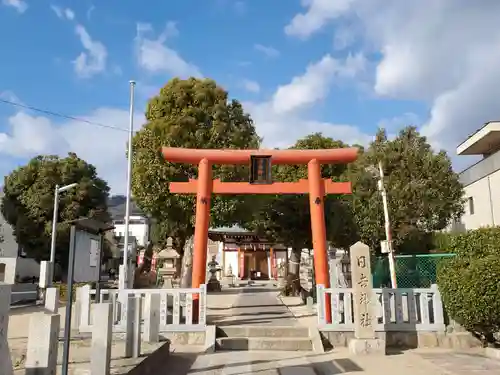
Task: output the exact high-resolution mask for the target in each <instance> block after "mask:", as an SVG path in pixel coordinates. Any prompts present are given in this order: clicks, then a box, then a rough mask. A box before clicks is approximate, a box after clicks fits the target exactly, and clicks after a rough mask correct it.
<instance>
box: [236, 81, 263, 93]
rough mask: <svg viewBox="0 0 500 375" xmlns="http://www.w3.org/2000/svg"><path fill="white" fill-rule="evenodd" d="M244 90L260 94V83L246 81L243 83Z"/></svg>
mask: <svg viewBox="0 0 500 375" xmlns="http://www.w3.org/2000/svg"><path fill="white" fill-rule="evenodd" d="M241 85H242V86H243V88H244V89H245V90H247V91H249V92H253V93H258V92H260V85H259V83H258V82H255V81H252V80H251V79H244V80H242V81H241Z"/></svg>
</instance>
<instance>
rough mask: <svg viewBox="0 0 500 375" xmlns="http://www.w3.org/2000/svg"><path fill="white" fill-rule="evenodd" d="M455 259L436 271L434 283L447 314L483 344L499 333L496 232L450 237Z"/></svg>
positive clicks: (499, 280) (499, 253) (488, 230)
mask: <svg viewBox="0 0 500 375" xmlns="http://www.w3.org/2000/svg"><path fill="white" fill-rule="evenodd" d="M448 246H449V249H450V250H451V251H452V252H453V253H455V254H456V256H455V257H453V258H450V259H448V260H446V261H443V262H442V263H441V264H440V266H439V267H438V273H437V283H438V286H439V289H440V291H441V294H442V296H443V303H444V306H445V309H446V312H447V314H448V315H449V316H450V317H451V318H452V319H453V320H455V321H456V322H457V323H459V324H461V325H462V326H463V327H464V328H466V329H468V330H469V331H471V332H473V333H474V334H476V335H477V336H479V337H480V338H481V339H482V340H483V342H484V343H485V344H490V343H495V342H496V339H495V333H497V332H499V331H500V228H485V229H478V230H474V231H468V232H466V233H464V234H460V235H454V236H451V237H450V239H449V243H448Z"/></svg>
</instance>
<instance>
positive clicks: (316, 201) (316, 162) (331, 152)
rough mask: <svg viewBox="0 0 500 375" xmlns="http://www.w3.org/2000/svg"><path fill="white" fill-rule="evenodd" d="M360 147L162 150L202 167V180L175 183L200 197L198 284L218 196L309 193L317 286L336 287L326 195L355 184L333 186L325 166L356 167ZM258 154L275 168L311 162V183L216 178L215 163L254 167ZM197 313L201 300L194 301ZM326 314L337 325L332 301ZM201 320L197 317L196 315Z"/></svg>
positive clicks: (196, 247) (195, 274) (179, 189)
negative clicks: (212, 206) (332, 279)
mask: <svg viewBox="0 0 500 375" xmlns="http://www.w3.org/2000/svg"><path fill="white" fill-rule="evenodd" d="M357 152H358V150H357V149H356V148H342V149H326V150H214V149H210V150H202V149H182V148H168V147H164V148H163V149H162V153H163V157H164V158H165V160H167V161H170V162H174V163H189V164H198V180H190V181H189V182H172V183H170V192H171V193H177V194H196V196H197V197H196V221H195V233H194V254H193V275H192V284H193V285H192V286H193V288H198V287H199V286H200V285H201V284H204V283H205V276H206V266H207V246H208V228H209V221H210V201H211V196H212V194H307V193H309V203H310V211H311V231H312V243H313V250H314V269H315V275H316V284H321V285H324V286H325V288H329V287H330V280H329V272H328V253H327V250H328V249H327V243H326V227H325V212H324V197H325V194H349V193H351V184H350V183H349V182H333V181H331V180H329V179H323V178H322V177H321V164H340V163H350V162H353V161H355V160H356V158H357ZM252 156H265V157H268V158H270V162H271V164H302V165H304V164H307V169H308V179H307V180H300V181H298V182H286V183H285V182H281V183H280V182H275V183H271V184H266V185H261V184H259V185H252V184H250V183H246V182H221V181H220V180H215V181H214V180H213V179H212V165H214V164H232V165H235V164H239V165H241V164H249V163H250V160H251V157H252ZM193 302H194V304H195V306H193V307H196V308H193V311H195V312H197V311H198V309H197V306H198V300H197V299H196V297H195V299H194V301H193ZM325 307H326V311H325V315H326V319H327V322H328V323H330V322H331V304H330V298H328V297H327V298H326V300H325ZM193 318H196V319H197V316H196V317H195V316H193Z"/></svg>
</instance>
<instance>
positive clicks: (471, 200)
mask: <svg viewBox="0 0 500 375" xmlns="http://www.w3.org/2000/svg"><path fill="white" fill-rule="evenodd" d="M467 204H468V205H469V215H474V198H473V197H469V198H467Z"/></svg>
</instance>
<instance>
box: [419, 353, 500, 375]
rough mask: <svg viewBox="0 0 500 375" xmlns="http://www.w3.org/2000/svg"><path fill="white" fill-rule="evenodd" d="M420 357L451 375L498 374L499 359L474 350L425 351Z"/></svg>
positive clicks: (499, 368)
mask: <svg viewBox="0 0 500 375" xmlns="http://www.w3.org/2000/svg"><path fill="white" fill-rule="evenodd" d="M419 355H420V357H422V358H423V359H425V360H427V361H429V362H430V363H433V364H434V365H436V366H437V367H439V368H441V369H443V370H447V371H449V373H450V374H453V375H472V374H477V375H493V374H500V361H499V360H496V359H492V358H487V357H484V356H482V355H480V354H476V353H474V352H471V353H459V352H446V351H443V352H437V351H432V352H425V353H420V354H419Z"/></svg>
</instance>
